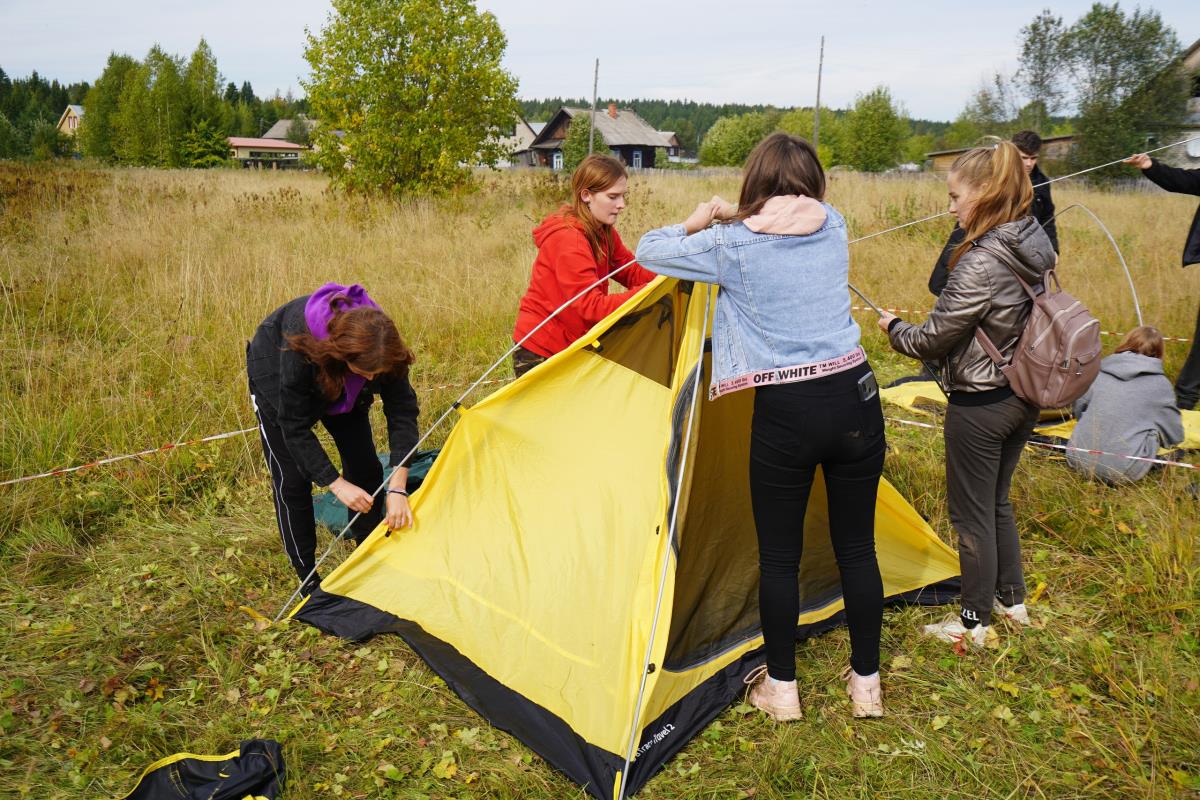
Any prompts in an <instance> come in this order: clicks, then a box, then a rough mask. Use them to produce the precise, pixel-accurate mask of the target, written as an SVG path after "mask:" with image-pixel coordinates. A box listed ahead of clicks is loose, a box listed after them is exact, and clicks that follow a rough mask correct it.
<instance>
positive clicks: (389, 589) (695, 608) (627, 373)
mask: <svg viewBox="0 0 1200 800" xmlns="http://www.w3.org/2000/svg"><path fill="white" fill-rule="evenodd" d="M715 297H716V289H715V288H714V287H709V286H704V285H699V284H696V285H693V284H690V283H688V282H683V281H677V280H673V279H665V278H660V279H658V280H656V281H654V282H653V283H651V284H650V285H648V286H647V287H645V288H644V289H643V290H642V291H641V292H639V293H638V294H637V295H636V296H634V297H632V298H630V299H629V301H628V302H626V303H625V304H624V305H623V306H622V307H621V308H620V309H619V310H618V311H616V312H615V313H613V314H612V315H611V316H610V317H608V318H607V319H605V320H604V321H603V322H601V323H599V324H598V325H596V327H595V328H593V329H592V330H591V331H590V332H589V333H588V334H587V335H586V336H585V337H584V338H582V339H581V340H579V341H577V342H576V343H575V344H574V345H572V346H571V347H570V348H569V349H567V350H566V351H564V352H562V353H560V354H558V355H557V356H555V357H554V358H551V359H549V360H548V361H546V362H545V363H544V364H542V365H539V366H538V367H536V368H535V369H533V370H532V371H530V372H529V373H527V374H526V375H525V376H523V377H522V378H521V379H519V380H517V381H514V382H513V383H511V384H509V385H507V386H505V387H504V388H502V389H500V390H498V391H496V392H495V393H493V394H492V395H490V396H488V397H487V398H485V399H483V400H481V401H480V402H479V403H478V404H476V405H475V406H473V407H470V408H467V409H465V410H463V411H462V415H461V417H460V419H459V420H458V421H457V424H456V425H455V428H454V430H453V431H452V432H451V434H450V436H449V439H448V440H447V442H446V444H445V447H444V448H443V450H442V453H441V455H440V456H439V457H438V459H437V461H436V462H435V463H434V465H433V468H432V470H431V471H430V473H429V476H428V477H427V478H426V480H425V483H424V484H423V486H422V488H421V490H420V491H419V492H417V493H416V494H415V495H414V497H413V501H412V503H413V510H414V514H415V516H416V524H415V525H414V527H413V528H412V529H411V530H406V531H403V532H394V533H390V534H389V533H388V532H387V530H386V528H385V527H383V526H381V527H380V528H379V529H377V530H376V531H375V532H374V533H373V534H372V535H371V537H370V538H369V539H368V540H367V541H366V543H365V544H363V545H362V546H360V547H359V548H358V549H357V550H355V551H354V552H353V554H352V555H351V556H350V557H349V558H348V559H347V560H346V561H345V562H344V563H342V564H341V565H340V566H339V567H338V568H337V569H336V570H335V571H334V572H332V573H331V574H330V575H329V576H328V577H326V579H325V581H324V582H323V584H322V587H321V589H319V590H317V592H315V593H314V594H313V595H312V596H311V597H310V598H309V599H308V601H306V602H305V603H304V604H303V605H302V606H301V607H300V608H299V610H298V612H296V613H294V616H295V617H297V618H298V619H301V620H303V621H305V622H308V623H309V624H312V625H315V626H317V627H319V628H321V629H322V630H325V631H328V632H331V633H334V634H337V635H339V636H343V637H347V638H350V639H354V640H361V639H365V638H368V637H370V636H373V635H374V634H377V633H380V632H384V631H393V632H398V633H400V634H401V635H402V636H403V637H404V638H405V640H406V641H407V642H408V643H409V644H410V645H411V646H412V647H413V649H414V650H416V651H417V652H418V653H419V654H420V655H421V656H422V658H424V659H425V660H426V661H427V662H428V663H429V665H430V666H431V667H432V668H433V669H434V670H435V671H436V672H437V673H438V674H439V675H441V676H442V677H443V678H444V679H445V680H446V682H447V684H449V685H450V686H451V687H452V688H453V689H454V690H455V691H456V692H457V693H458V694H459V696H461V697H462V698H463V700H464V701H465V702H466V703H467V704H468V705H470V706H471V707H472V708H474V709H475V710H476V711H477V712H479V714H480V715H482V716H483V717H484V718H486V719H487V720H488V721H489V722H490V723H491V724H493V725H495V726H496V727H499V728H502V729H504V730H508V731H510V732H512V733H513V734H514V735H516V736H517V737H518V738H520V739H521V740H522V741H524V742H525V743H526V744H527V745H529V746H530V747H531V748H532V749H534V750H535V751H537V752H538V753H539V754H541V755H542V756H543V757H544V758H545V759H546V760H547V761H549V762H550V763H551V764H553V765H554V766H555V767H557V768H559V769H561V770H562V771H563V772H565V773H566V774H567V775H568V776H569V777H571V778H572V779H573V780H575V781H577V782H578V783H580V784H582V785H584V786H586V787H587V790H588V791H589V792H590V793H591V794H592V795H593V796H595V797H597V798H614V797H618V798H619V797H621V796H626V797H627V796H630V795H632V794H633V793H634V792H636V791H637V790H638V788H640V787H641V786H642V785H643V784H644V783H645V782H646V780H648V779H649V778H650V777H651V776H652V775H653V774H654V773H655V772H657V770H658V769H659V768H661V767H662V765H663V764H664V763H665V762H666V761H667V760H668V759H670V757H671V756H672V755H674V754H675V753H676V752H678V751H679V749H680V748H682V747H683V745H684V744H686V743H687V741H688V740H689V739H690V738H692V737H693V736H695V735H696V734H697V733H698V732H699V731H700V730H701V729H702V728H703V727H704V726H705V725H706V724H708V722H709V721H711V720H712V719H713V718H714V717H716V716H717V715H718V714H720V713H721V712H722V711H723V710H724V709H725V708H726V707H727V706H728V705H729V703H730V702H732V701H733V700H734V699H735V698H736V697H737V695H738V692H739V690H741V689H742V678H743V677H744V676H745V675H746V673H747V672H749V671H750V670H751V669H752V668H753V667H754V666H756V665H757V664H760V663H762V661H763V654H762V652H761V647H762V635H761V631H760V628H759V617H758V553H757V545H756V539H755V534H754V525H753V520H752V517H751V512H750V500H749V480H748V455H749V426H750V416H751V412H752V402H753V393H752V392H749V391H742V392H735V393H733V394H730V395H726V396H723V397H721V398H719V399H717V400H716V401H712V402H710V401H707V400H704V399H703V398H704V397H705V395H706V392H705V389H706V387H707V385H708V377H709V376H708V369H709V364H708V361H709V359H708V356H707V354H706V353H705V347H706V346H707V345H708V344H709V341H710V340H709V339H708V337H707V336H706V332H707V331H708V328H709V320H710V319H711V314H712V307H713V306H714V305H715V303H714V299H715ZM698 363H699V364H702V368H701V370H700V374H699V375H697V374H696V367H697V365H698ZM697 400H699V402H697ZM876 525H877V527H876V531H877V542H878V545H877V546H878V554H879V562H880V567H881V568H882V572H883V582H884V590H885V593H886V594H887V595H888V596H895V595H899V594H902V593H906V592H912V591H914V590H918V589H920V588H922V587H926V586H930V585H932V584H936V583H938V582H940V581H943V580H945V579H947V578H950V577H952V576H954V575H957V574H958V558H957V556H956V554H955V553H954V551H953V550H951V549H950V548H948V547H947V546H946V545H944V544H943V543H942V542H941V541H939V540H938V538H937V537H936V536H935V535H934V533H933V531H932V530H931V529H930V528H929V526H928V525H927V524H926V523H925V521H924V520H922V519H921V517H920V516H919V515H918V514H917V513H916V512H915V511H914V510H913V509H912V507H911V506H909V504H908V503H907V502H906V501H905V500H904V498H903V497H901V496H900V494H899V493H898V492H897V491H896V490H895V489H894V488H893V487H892V486H891V485H890V484H887V483H886V482H885V483H884V484H883V485H881V487H880V492H879V502H878V509H877V514H876ZM800 583H801V615H800V618H799V620H798V624H799V626H801V627H800V629H799V630H800V631H801V632H803V631H805V630H812V629H813V628H814V627H817V628H819V627H827V626H829V625H831V624H833V622H831V619H830V618H831V617H833V616H834V615H835V614H837V613H838V612H839V611H840V610H841V607H842V601H841V596H840V582H839V576H838V572H837V567H836V564H835V561H834V557H833V552H832V548H831V546H830V543H829V534H828V521H827V518H826V511H825V492H824V490H823V487H822V486H817V487H815V488H814V491H813V494H812V500H811V502H810V504H809V509H808V517H807V520H806V526H805V549H804V559H803V562H802V564H801V575H800ZM806 626H807V627H806ZM622 790H623V794H622Z"/></svg>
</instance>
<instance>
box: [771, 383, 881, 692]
mask: <svg viewBox="0 0 1200 800" xmlns="http://www.w3.org/2000/svg"><path fill="white" fill-rule="evenodd" d="M868 374H870V367H868V366H867V365H865V364H864V365H863V366H861V367H858V368H855V369H852V370H847V371H846V372H840V373H837V374H836V375H829V376H827V377H825V378H818V379H816V380H812V381H805V382H802V383H791V384H784V385H781V386H766V387H762V388H759V389H756V390H755V397H754V421H753V423H752V425H751V433H750V437H751V438H750V498H751V503H752V505H753V508H754V527H755V529H756V531H757V533H758V565H759V573H760V581H759V590H758V602H759V613H760V614H761V616H762V626H763V639H764V640H765V641H766V646H767V672H768V674H769V675H770V676H771V677H772V678H775V679H776V680H781V681H790V680H795V678H796V622H797V619H798V618H799V616H800V588H799V582H798V579H799V569H800V556H801V554H802V552H803V548H804V514H805V511H806V510H807V508H808V496H809V492H810V491H811V490H812V485H813V476H814V472H815V470H816V468H817V465H820V466H821V470H822V472H823V473H824V475H825V492H826V496H827V499H828V504H829V535H830V538H831V540H832V544H833V552H834V556H835V558H836V559H837V564H838V570H839V572H840V573H841V583H842V596H843V598H844V599H845V607H846V621H847V623H848V624H849V627H850V653H851V655H850V665H851V666H852V667H853V668H854V671H855V672H857V673H858V674H859V675H870V674H871V673H873V672H875V671H877V670H878V669H879V630H880V627H881V626H882V624H883V581H882V579H881V578H880V576H879V562H878V560H877V559H876V557H875V496H876V494H877V492H878V489H879V476H880V474H881V473H882V472H883V457H884V451H885V450H886V443H885V441H884V432H883V411H882V409H881V408H880V405H879V394H878V392H876V393H875V394H874V395H873V396H872V397H870V398H869V399H867V400H865V401H864V400H862V399H861V398H860V396H859V389H858V381H859V379H860V378H862V377H863V376H864V375H868Z"/></svg>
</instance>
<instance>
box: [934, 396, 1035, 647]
mask: <svg viewBox="0 0 1200 800" xmlns="http://www.w3.org/2000/svg"><path fill="white" fill-rule="evenodd" d="M1037 418H1038V411H1037V409H1036V408H1034V407H1033V406H1031V405H1029V404H1028V403H1026V402H1025V401H1024V400H1022V399H1021V398H1019V397H1015V396H1013V397H1009V398H1008V399H1007V400H1001V401H1000V402H998V403H990V404H988V405H985V406H958V405H953V404H951V405H950V406H949V407H948V408H947V409H946V425H945V429H944V433H945V439H946V507H947V510H948V511H949V512H950V524H951V525H953V526H954V532H955V533H957V534H958V563H959V568H960V569H961V570H962V610H963V618H964V622H967V621H969V622H978V623H979V624H981V625H989V624H991V618H992V598H993V597H998V598H999V599H1000V602H1002V603H1004V605H1007V606H1011V605H1015V604H1017V603H1023V602H1025V577H1024V574H1023V573H1022V570H1021V541H1020V539H1019V538H1018V536H1017V524H1016V522H1015V521H1014V520H1013V510H1012V503H1011V502H1009V499H1008V491H1009V488H1010V487H1011V486H1012V476H1013V472H1014V471H1016V469H1017V462H1018V461H1020V460H1021V452H1022V451H1023V450H1024V449H1025V443H1026V442H1027V441H1029V435H1030V433H1032V431H1033V426H1034V423H1036V422H1037Z"/></svg>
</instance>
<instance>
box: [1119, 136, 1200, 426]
mask: <svg viewBox="0 0 1200 800" xmlns="http://www.w3.org/2000/svg"><path fill="white" fill-rule="evenodd" d="M1125 163H1126V164H1132V165H1133V166H1135V167H1137V168H1138V169H1140V170H1141V171H1142V174H1143V175H1145V176H1146V177H1147V178H1149V179H1150V180H1152V181H1153V182H1154V183H1156V184H1158V185H1159V186H1161V187H1162V188H1164V189H1166V190H1167V191H1168V192H1179V193H1181V194H1195V195H1200V169H1180V168H1179V167H1169V166H1167V165H1166V164H1164V163H1162V162H1161V161H1158V160H1157V159H1153V158H1151V157H1150V156H1148V155H1146V154H1145V153H1138V154H1137V155H1136V156H1130V157H1129V158H1127V159H1125ZM1189 264H1200V208H1198V209H1196V216H1195V217H1194V218H1193V219H1192V227H1191V230H1189V231H1188V235H1187V241H1185V242H1184V245H1183V266H1185V267H1186V266H1188V265H1189ZM1197 400H1200V298H1198V299H1197V303H1196V332H1195V333H1193V334H1192V346H1191V348H1190V349H1189V350H1188V354H1187V360H1186V361H1184V362H1183V369H1181V370H1179V376H1178V377H1177V378H1176V379H1175V405H1176V406H1177V407H1179V408H1181V409H1184V410H1189V409H1192V408H1195V407H1196V401H1197Z"/></svg>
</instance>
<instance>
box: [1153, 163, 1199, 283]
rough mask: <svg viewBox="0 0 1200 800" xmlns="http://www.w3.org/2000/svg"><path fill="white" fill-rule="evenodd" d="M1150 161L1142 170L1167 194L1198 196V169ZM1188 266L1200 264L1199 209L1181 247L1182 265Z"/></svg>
mask: <svg viewBox="0 0 1200 800" xmlns="http://www.w3.org/2000/svg"><path fill="white" fill-rule="evenodd" d="M1150 161H1151V164H1150V168H1149V169H1144V170H1142V174H1143V175H1145V176H1146V177H1147V178H1149V179H1150V180H1152V181H1154V182H1155V183H1156V184H1158V185H1159V186H1161V187H1162V188H1164V189H1166V190H1167V191H1168V192H1179V193H1180V194H1195V195H1200V169H1180V168H1179V167H1168V166H1167V165H1166V164H1163V163H1161V162H1159V161H1158V160H1156V159H1150ZM1188 264H1200V209H1196V216H1195V218H1194V219H1193V220H1192V229H1191V230H1190V231H1188V237H1187V242H1185V243H1184V245H1183V265H1184V266H1185V267H1186V266H1187V265H1188Z"/></svg>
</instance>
